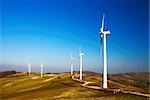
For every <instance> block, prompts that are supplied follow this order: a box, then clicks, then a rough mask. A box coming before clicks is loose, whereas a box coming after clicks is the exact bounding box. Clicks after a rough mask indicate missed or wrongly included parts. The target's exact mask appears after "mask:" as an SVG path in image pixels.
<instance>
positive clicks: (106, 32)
mask: <svg viewBox="0 0 150 100" xmlns="http://www.w3.org/2000/svg"><path fill="white" fill-rule="evenodd" d="M101 25H102V26H101V28H100V32H99V33H100V40H101V47H102V48H103V49H102V50H100V51H101V53H102V54H101V56H102V57H103V60H102V61H103V86H102V87H103V88H108V87H107V49H106V38H107V35H109V34H110V31H109V30H104V14H103V18H102V24H101ZM83 56H84V53H83V51H81V50H79V57H80V80H82V79H83ZM70 59H71V63H70V67H71V68H70V69H71V70H70V73H71V75H73V74H74V73H73V72H74V71H73V69H74V64H73V60H74V58H73V56H72V53H71V58H70ZM27 67H28V68H29V75H31V64H28V66H27ZM40 68H41V78H42V75H43V64H41V65H40Z"/></svg>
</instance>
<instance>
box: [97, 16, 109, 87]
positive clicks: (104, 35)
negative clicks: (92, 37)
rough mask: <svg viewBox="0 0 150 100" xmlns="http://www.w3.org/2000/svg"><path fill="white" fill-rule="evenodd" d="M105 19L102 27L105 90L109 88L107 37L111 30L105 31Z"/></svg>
mask: <svg viewBox="0 0 150 100" xmlns="http://www.w3.org/2000/svg"><path fill="white" fill-rule="evenodd" d="M104 17H105V15H104V14H103V18H102V27H101V29H100V32H99V33H100V36H101V40H102V42H103V88H107V49H106V38H107V37H106V36H107V35H109V34H110V31H109V30H107V31H106V30H104Z"/></svg>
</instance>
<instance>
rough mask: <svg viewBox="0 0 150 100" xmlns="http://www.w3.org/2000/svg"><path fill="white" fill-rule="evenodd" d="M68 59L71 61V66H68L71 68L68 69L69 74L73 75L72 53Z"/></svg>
mask: <svg viewBox="0 0 150 100" xmlns="http://www.w3.org/2000/svg"><path fill="white" fill-rule="evenodd" d="M70 59H71V61H70V64H71V65H70V67H71V68H70V73H71V74H72V75H73V67H74V66H73V60H74V58H73V56H72V53H71V57H70Z"/></svg>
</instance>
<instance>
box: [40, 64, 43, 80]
mask: <svg viewBox="0 0 150 100" xmlns="http://www.w3.org/2000/svg"><path fill="white" fill-rule="evenodd" d="M40 67H41V78H42V76H43V64H41V65H40Z"/></svg>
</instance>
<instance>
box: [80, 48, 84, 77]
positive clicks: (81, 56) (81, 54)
mask: <svg viewBox="0 0 150 100" xmlns="http://www.w3.org/2000/svg"><path fill="white" fill-rule="evenodd" d="M83 56H84V53H83V52H82V51H81V50H79V57H80V80H82V68H83V67H82V65H83V62H82V61H83Z"/></svg>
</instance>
